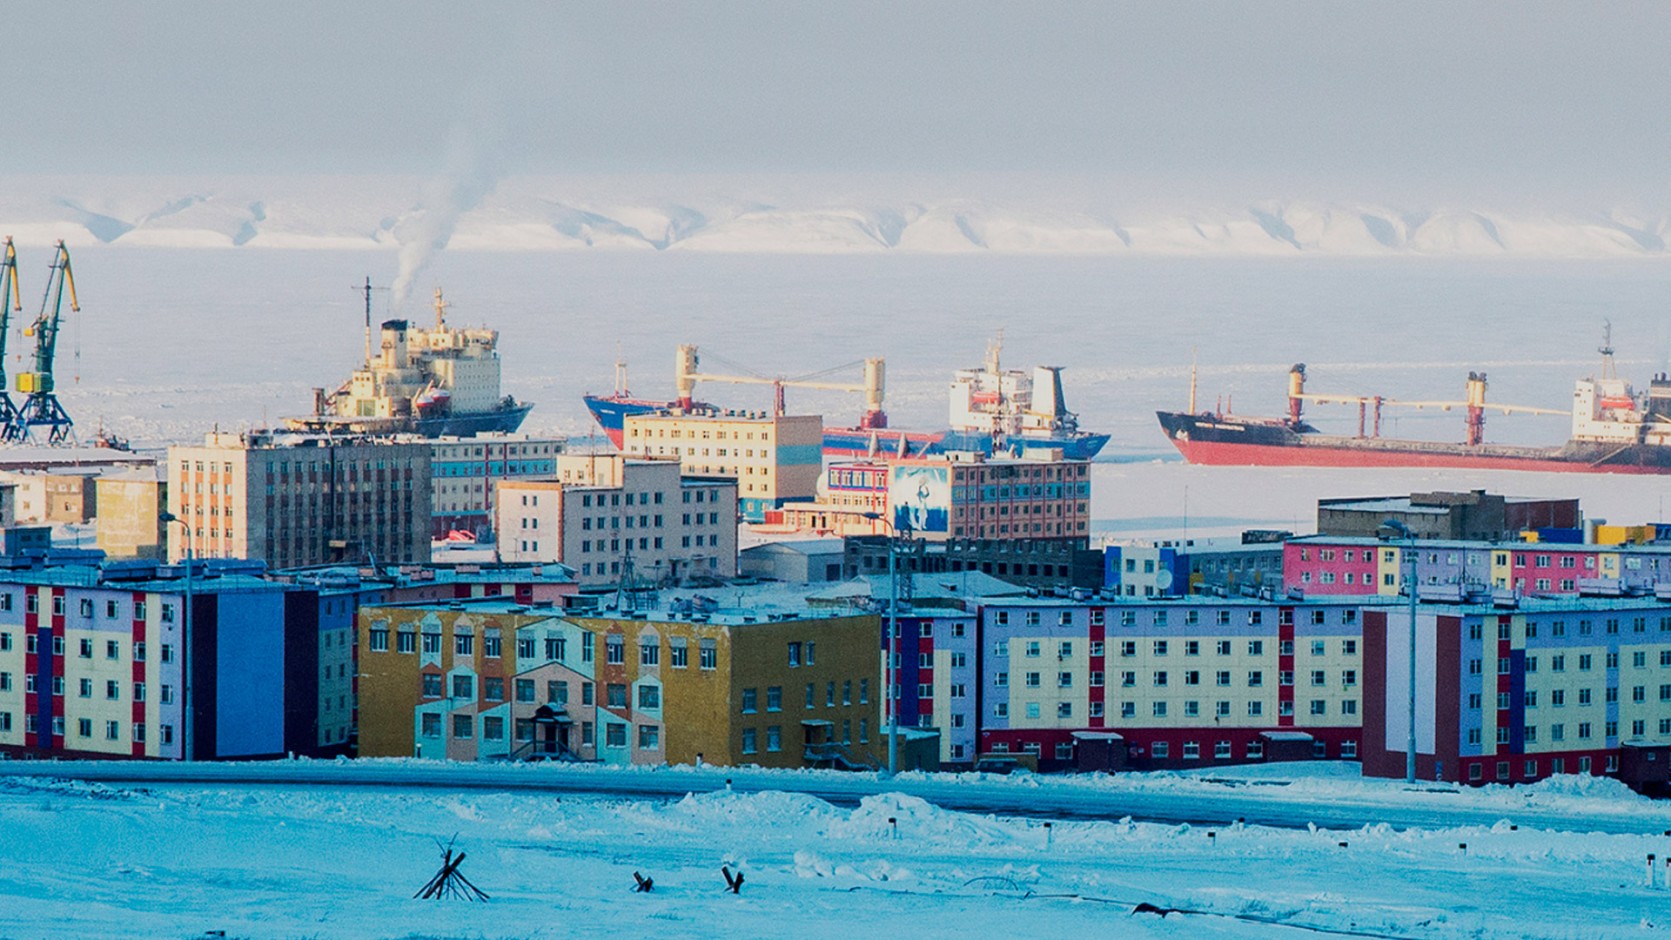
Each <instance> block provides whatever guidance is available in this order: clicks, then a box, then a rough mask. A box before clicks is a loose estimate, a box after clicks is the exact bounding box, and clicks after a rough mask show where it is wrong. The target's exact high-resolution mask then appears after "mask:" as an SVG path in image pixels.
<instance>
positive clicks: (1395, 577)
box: [1282, 535, 1671, 600]
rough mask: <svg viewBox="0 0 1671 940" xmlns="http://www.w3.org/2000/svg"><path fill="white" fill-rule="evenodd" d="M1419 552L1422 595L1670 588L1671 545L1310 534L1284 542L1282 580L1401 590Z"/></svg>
mask: <svg viewBox="0 0 1671 940" xmlns="http://www.w3.org/2000/svg"><path fill="white" fill-rule="evenodd" d="M1409 551H1414V553H1415V561H1416V579H1417V581H1418V582H1419V583H1420V584H1421V586H1422V587H1421V591H1422V595H1423V596H1424V597H1433V598H1436V599H1437V598H1445V597H1447V596H1448V597H1449V599H1453V600H1461V599H1463V598H1464V597H1466V596H1467V595H1468V594H1471V593H1477V592H1487V593H1489V592H1491V591H1493V590H1496V591H1504V592H1510V593H1512V594H1515V595H1576V594H1612V595H1625V594H1632V593H1652V592H1653V590H1654V589H1655V588H1656V587H1657V586H1658V585H1659V584H1660V583H1662V582H1663V583H1665V584H1667V585H1671V547H1668V546H1663V545H1629V544H1621V545H1594V544H1581V543H1563V542H1470V541H1460V540H1442V541H1441V540H1432V541H1419V542H1417V543H1416V545H1415V546H1414V548H1413V549H1412V548H1411V547H1410V546H1408V545H1406V544H1405V543H1403V542H1398V541H1383V540H1378V539H1371V538H1344V537H1338V536H1321V535H1320V536H1308V537H1305V538H1297V539H1290V540H1289V541H1288V542H1287V543H1286V544H1285V545H1284V546H1283V557H1282V563H1283V582H1284V584H1285V585H1286V586H1287V587H1288V588H1297V589H1299V590H1300V591H1303V592H1305V593H1306V594H1307V595H1324V594H1326V595H1363V594H1396V593H1398V591H1399V586H1400V585H1401V584H1403V583H1404V578H1405V576H1407V575H1408V573H1409V566H1410V561H1409V556H1408V555H1407V554H1406V552H1409Z"/></svg>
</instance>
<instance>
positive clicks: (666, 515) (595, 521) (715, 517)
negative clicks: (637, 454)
mask: <svg viewBox="0 0 1671 940" xmlns="http://www.w3.org/2000/svg"><path fill="white" fill-rule="evenodd" d="M556 476H557V478H556V479H552V480H506V481H503V482H501V483H500V484H499V495H498V501H497V511H496V516H495V518H496V520H497V521H496V525H495V528H496V529H497V531H498V536H499V541H498V552H499V557H500V559H501V560H503V561H516V562H560V563H562V564H564V565H567V566H568V567H570V568H573V569H574V571H575V574H576V577H577V579H578V580H579V582H580V584H581V586H582V587H604V586H607V585H612V584H616V583H618V582H619V581H620V580H621V578H622V576H623V570H624V565H626V564H627V563H628V562H629V560H630V563H631V565H632V568H633V574H634V577H635V579H636V580H637V581H638V582H640V583H654V584H676V583H681V582H685V581H688V580H690V579H692V578H706V577H718V578H729V577H732V576H734V575H736V573H737V483H736V481H735V480H731V479H728V478H723V477H695V476H684V475H682V473H681V471H680V465H679V463H678V461H676V460H671V459H666V460H645V459H638V458H632V457H627V456H624V455H618V454H613V455H600V456H578V455H575V456H564V457H560V458H559V459H558V472H557V475H556Z"/></svg>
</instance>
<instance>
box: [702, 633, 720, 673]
mask: <svg viewBox="0 0 1671 940" xmlns="http://www.w3.org/2000/svg"><path fill="white" fill-rule="evenodd" d="M699 642H700V646H699V648H698V649H697V656H698V659H697V664H698V665H699V666H700V667H701V668H703V669H717V668H719V647H718V644H717V642H716V641H714V640H701V641H699Z"/></svg>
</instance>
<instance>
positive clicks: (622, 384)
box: [615, 343, 632, 398]
mask: <svg viewBox="0 0 1671 940" xmlns="http://www.w3.org/2000/svg"><path fill="white" fill-rule="evenodd" d="M615 397H616V398H630V397H632V393H631V392H630V391H628V390H627V360H626V358H625V357H623V356H622V355H621V344H620V343H616V344H615Z"/></svg>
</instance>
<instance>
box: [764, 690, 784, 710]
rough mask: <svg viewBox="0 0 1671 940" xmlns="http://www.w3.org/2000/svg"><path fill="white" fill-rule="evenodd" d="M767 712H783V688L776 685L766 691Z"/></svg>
mask: <svg viewBox="0 0 1671 940" xmlns="http://www.w3.org/2000/svg"><path fill="white" fill-rule="evenodd" d="M766 710H767V711H769V712H780V711H783V686H781V685H774V686H771V687H770V688H768V689H766Z"/></svg>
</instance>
